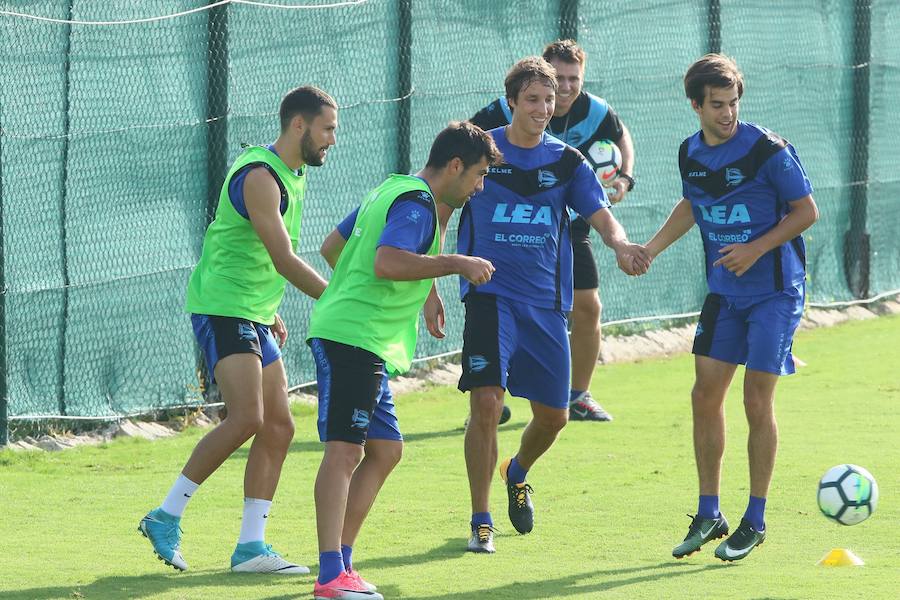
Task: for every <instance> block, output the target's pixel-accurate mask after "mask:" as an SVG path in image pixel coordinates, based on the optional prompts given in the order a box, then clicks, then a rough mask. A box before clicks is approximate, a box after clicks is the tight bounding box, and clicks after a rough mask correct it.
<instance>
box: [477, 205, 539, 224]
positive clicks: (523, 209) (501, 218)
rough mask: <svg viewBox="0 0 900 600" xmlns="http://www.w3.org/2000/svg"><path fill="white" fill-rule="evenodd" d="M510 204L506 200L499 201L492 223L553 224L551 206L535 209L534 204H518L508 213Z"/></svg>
mask: <svg viewBox="0 0 900 600" xmlns="http://www.w3.org/2000/svg"><path fill="white" fill-rule="evenodd" d="M508 208H509V205H508V204H506V203H505V202H499V203H497V206H496V207H495V208H494V216H493V217H491V222H492V223H528V224H531V225H551V224H552V223H553V220H552V218H551V216H552V213H551V212H550V207H549V206H539V207H537V210H536V211H535V206H534V205H533V204H524V203H523V204H516V205H515V206H514V207H513V208H512V210H511V211H510V212H508V213H507V209H508Z"/></svg>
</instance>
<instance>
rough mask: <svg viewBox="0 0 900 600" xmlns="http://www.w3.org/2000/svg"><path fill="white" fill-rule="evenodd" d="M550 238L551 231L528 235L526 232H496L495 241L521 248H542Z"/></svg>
mask: <svg viewBox="0 0 900 600" xmlns="http://www.w3.org/2000/svg"><path fill="white" fill-rule="evenodd" d="M549 239H550V233H549V232H547V233H543V234H541V235H528V234H526V233H495V234H494V241H495V242H500V243H501V244H509V245H510V246H516V247H519V248H540V247H542V246H544V244H546V243H547V240H549Z"/></svg>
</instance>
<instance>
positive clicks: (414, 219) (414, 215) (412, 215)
mask: <svg viewBox="0 0 900 600" xmlns="http://www.w3.org/2000/svg"><path fill="white" fill-rule="evenodd" d="M421 216H422V213H420V212H419V211H418V210H413V211H412V212H411V213H409V214H408V215H406V218H407V219H409V220H410V221H412V222H413V223H418V222H419V217H421Z"/></svg>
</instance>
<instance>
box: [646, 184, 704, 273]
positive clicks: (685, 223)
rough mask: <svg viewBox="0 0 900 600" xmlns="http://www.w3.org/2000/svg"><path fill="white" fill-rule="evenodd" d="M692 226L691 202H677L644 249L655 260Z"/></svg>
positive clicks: (684, 200) (685, 200)
mask: <svg viewBox="0 0 900 600" xmlns="http://www.w3.org/2000/svg"><path fill="white" fill-rule="evenodd" d="M693 226H694V213H693V211H692V210H691V202H690V200H688V199H687V198H682V199H681V200H679V201H678V202H677V203H676V204H675V207H674V208H672V212H671V213H669V217H668V218H667V219H666V220H665V222H664V223H663V224H662V226H661V227H660V228H659V231H657V232H656V233H655V234H653V237H652V238H650V241H649V242H647V244H646V245H645V247H646V248H647V252H649V253H650V257H651V259H652V258H656V257H657V256H659V255H660V254H662V251H663V250H665V249H666V248H668V247H669V246H671V245H672V244H674V243H675V242H676V241H678V240H679V239H680V238H681V236H683V235H684V234H685V233H687V232H688V231H689V230H690V229H691V227H693Z"/></svg>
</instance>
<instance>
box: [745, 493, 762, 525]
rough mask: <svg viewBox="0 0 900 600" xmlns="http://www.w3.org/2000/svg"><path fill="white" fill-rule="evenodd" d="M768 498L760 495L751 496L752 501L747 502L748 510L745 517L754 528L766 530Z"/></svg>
mask: <svg viewBox="0 0 900 600" xmlns="http://www.w3.org/2000/svg"><path fill="white" fill-rule="evenodd" d="M765 514H766V499H765V498H760V497H759V496H750V502H749V504H747V512H745V513H744V518H745V519H747V520H748V521H750V524H751V525H753V529H755V530H757V531H765V530H766V519H765Z"/></svg>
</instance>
